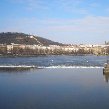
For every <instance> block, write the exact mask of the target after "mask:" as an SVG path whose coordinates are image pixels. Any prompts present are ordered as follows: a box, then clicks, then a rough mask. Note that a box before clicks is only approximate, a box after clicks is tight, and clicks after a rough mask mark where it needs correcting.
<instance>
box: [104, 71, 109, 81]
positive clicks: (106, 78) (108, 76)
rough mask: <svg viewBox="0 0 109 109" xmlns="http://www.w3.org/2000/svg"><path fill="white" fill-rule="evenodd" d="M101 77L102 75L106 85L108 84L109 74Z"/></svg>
mask: <svg viewBox="0 0 109 109" xmlns="http://www.w3.org/2000/svg"><path fill="white" fill-rule="evenodd" d="M103 75H104V78H105V81H106V82H107V83H108V82H109V73H107V74H103Z"/></svg>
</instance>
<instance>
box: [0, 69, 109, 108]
mask: <svg viewBox="0 0 109 109" xmlns="http://www.w3.org/2000/svg"><path fill="white" fill-rule="evenodd" d="M106 77H107V76H106ZM106 77H105V75H103V72H102V68H85V69H80V68H78V69H76V68H70V69H66V68H65V69H61V68H57V69H51V68H49V69H34V70H30V71H25V72H17V73H16V72H1V73H0V109H108V108H109V84H108V82H106V79H105V78H106ZM108 77H109V76H108ZM108 77H107V78H108Z"/></svg>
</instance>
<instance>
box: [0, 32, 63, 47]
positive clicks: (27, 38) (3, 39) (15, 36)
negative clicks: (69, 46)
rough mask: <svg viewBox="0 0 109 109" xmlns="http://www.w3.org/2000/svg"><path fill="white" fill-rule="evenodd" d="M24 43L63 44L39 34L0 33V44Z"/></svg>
mask: <svg viewBox="0 0 109 109" xmlns="http://www.w3.org/2000/svg"><path fill="white" fill-rule="evenodd" d="M11 43H15V44H26V45H33V44H36V45H44V46H48V45H63V44H61V43H58V42H54V41H51V40H48V39H45V38H42V37H39V36H33V35H28V34H24V33H12V32H7V33H0V44H11Z"/></svg>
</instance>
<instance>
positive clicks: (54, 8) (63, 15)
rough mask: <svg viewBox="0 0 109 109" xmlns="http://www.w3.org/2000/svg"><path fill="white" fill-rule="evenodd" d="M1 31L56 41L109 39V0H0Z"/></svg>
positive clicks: (82, 41) (76, 42)
mask: <svg viewBox="0 0 109 109" xmlns="http://www.w3.org/2000/svg"><path fill="white" fill-rule="evenodd" d="M0 14H1V15H0V32H9V31H10V32H24V33H29V34H34V35H38V36H41V37H45V38H48V39H51V40H54V41H58V42H62V43H72V44H80V43H84V44H87V43H88V44H89V43H90V44H95V43H99V44H100V43H104V41H109V0H1V1H0Z"/></svg>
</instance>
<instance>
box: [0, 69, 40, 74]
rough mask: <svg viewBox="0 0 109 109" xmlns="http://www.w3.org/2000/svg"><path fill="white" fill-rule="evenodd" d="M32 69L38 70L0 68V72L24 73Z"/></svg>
mask: <svg viewBox="0 0 109 109" xmlns="http://www.w3.org/2000/svg"><path fill="white" fill-rule="evenodd" d="M33 70H39V68H25V69H23V68H2V69H0V73H19V72H20V73H25V72H31V71H33Z"/></svg>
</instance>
